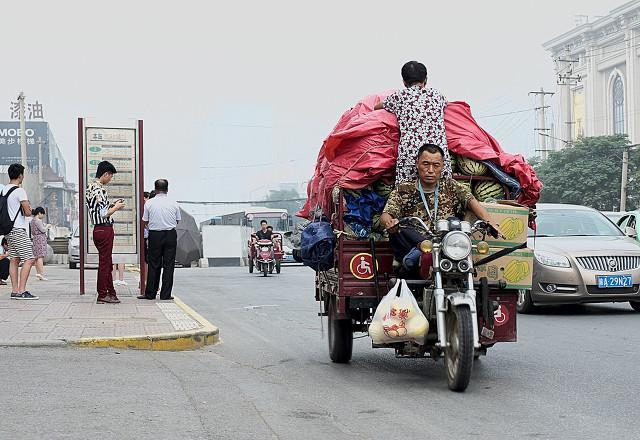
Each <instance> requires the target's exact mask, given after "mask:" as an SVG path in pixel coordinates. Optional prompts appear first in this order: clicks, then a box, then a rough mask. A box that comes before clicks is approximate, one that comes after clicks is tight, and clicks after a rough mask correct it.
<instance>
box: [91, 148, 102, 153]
mask: <svg viewBox="0 0 640 440" xmlns="http://www.w3.org/2000/svg"><path fill="white" fill-rule="evenodd" d="M89 151H91V152H92V153H97V152H98V151H102V147H89Z"/></svg>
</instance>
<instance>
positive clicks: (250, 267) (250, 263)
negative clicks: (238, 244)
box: [249, 257, 253, 273]
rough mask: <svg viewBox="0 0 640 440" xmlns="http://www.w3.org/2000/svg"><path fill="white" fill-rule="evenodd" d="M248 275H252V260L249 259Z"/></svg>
mask: <svg viewBox="0 0 640 440" xmlns="http://www.w3.org/2000/svg"><path fill="white" fill-rule="evenodd" d="M249 273H253V258H251V257H249Z"/></svg>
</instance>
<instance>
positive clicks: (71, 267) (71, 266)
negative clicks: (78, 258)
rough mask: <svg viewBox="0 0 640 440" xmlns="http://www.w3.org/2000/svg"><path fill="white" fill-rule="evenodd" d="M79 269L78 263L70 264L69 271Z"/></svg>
mask: <svg viewBox="0 0 640 440" xmlns="http://www.w3.org/2000/svg"><path fill="white" fill-rule="evenodd" d="M77 267H78V263H69V269H75V268H77Z"/></svg>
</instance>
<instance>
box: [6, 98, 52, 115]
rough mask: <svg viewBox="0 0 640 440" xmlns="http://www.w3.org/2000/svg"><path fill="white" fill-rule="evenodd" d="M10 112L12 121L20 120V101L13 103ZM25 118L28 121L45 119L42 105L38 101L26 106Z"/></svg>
mask: <svg viewBox="0 0 640 440" xmlns="http://www.w3.org/2000/svg"><path fill="white" fill-rule="evenodd" d="M9 111H10V112H11V119H20V103H19V102H18V101H11V104H10V105H9ZM24 117H25V119H28V120H34V119H44V111H43V110H42V104H40V103H39V102H38V100H36V102H32V103H28V104H26V108H25V116H24Z"/></svg>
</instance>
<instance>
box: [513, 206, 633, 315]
mask: <svg viewBox="0 0 640 440" xmlns="http://www.w3.org/2000/svg"><path fill="white" fill-rule="evenodd" d="M536 213H537V215H538V217H537V221H536V223H537V231H536V236H535V243H534V237H533V236H530V237H529V247H531V248H533V249H534V254H535V258H534V263H533V288H532V289H531V290H520V291H519V294H518V302H517V309H518V311H519V312H520V313H530V312H533V311H534V310H535V308H536V306H539V305H558V304H582V303H604V302H624V301H629V303H630V304H631V307H633V309H634V310H636V311H640V293H639V290H640V245H639V244H638V243H637V242H635V241H633V240H632V239H630V238H629V237H636V235H637V234H636V231H635V230H632V229H628V230H626V232H625V233H623V232H622V231H621V230H620V229H619V228H618V227H616V225H615V224H614V223H612V222H611V221H609V220H608V219H607V218H606V217H605V216H604V214H603V213H600V212H598V211H596V210H595V209H592V208H587V207H585V206H577V205H560V204H538V205H537V207H536Z"/></svg>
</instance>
